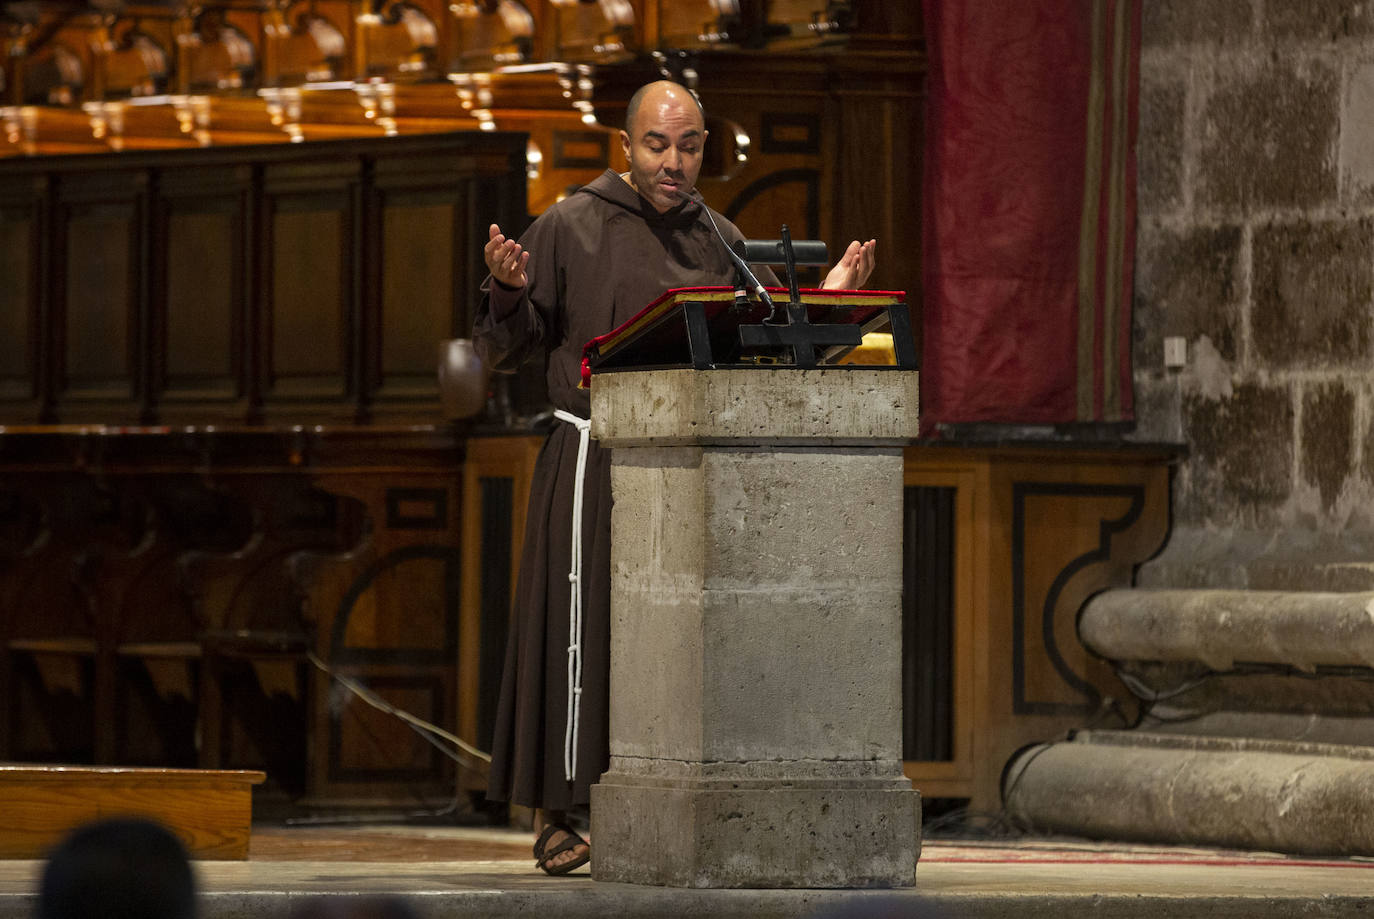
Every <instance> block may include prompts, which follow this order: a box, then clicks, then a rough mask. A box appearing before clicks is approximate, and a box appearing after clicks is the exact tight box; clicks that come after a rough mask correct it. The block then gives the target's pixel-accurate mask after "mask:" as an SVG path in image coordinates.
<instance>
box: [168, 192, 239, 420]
mask: <svg viewBox="0 0 1374 919" xmlns="http://www.w3.org/2000/svg"><path fill="white" fill-rule="evenodd" d="M250 182H251V171H250V170H248V169H247V168H245V167H230V168H223V169H203V170H201V169H188V170H183V171H177V172H173V173H169V174H167V175H165V176H164V177H163V180H162V186H161V189H160V191H161V195H160V198H159V214H158V220H157V223H156V225H155V234H156V237H155V238H156V240H157V245H158V248H159V249H160V250H161V253H162V258H163V260H164V261H163V265H164V267H163V271H164V277H165V281H164V283H165V287H164V288H163V297H162V300H161V303H160V305H159V308H158V310H157V317H158V319H159V322H158V328H159V329H160V330H161V335H160V340H159V341H158V344H157V347H156V351H155V354H154V362H153V364H154V367H155V368H158V370H159V372H158V381H157V388H158V390H159V398H160V399H161V400H162V401H163V402H164V403H167V404H168V408H169V409H171V408H172V406H173V405H177V406H179V407H183V408H182V410H184V411H186V412H197V411H205V410H207V409H208V408H209V406H211V405H216V404H218V405H224V404H226V403H231V402H233V401H234V400H236V399H240V398H242V397H244V396H245V395H246V388H247V387H246V384H247V381H246V378H245V372H244V370H245V368H244V336H245V326H246V321H247V302H248V301H247V292H248V286H249V279H248V276H247V272H246V270H245V269H246V258H247V244H246V240H247V224H248V219H249V212H248V208H249V206H250V203H249V189H250Z"/></svg>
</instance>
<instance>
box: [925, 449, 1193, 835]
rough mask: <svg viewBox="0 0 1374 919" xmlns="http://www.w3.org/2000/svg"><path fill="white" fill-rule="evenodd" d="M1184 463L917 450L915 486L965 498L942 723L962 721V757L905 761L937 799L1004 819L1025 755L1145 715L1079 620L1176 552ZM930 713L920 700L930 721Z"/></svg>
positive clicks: (956, 537)
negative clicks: (1172, 510)
mask: <svg viewBox="0 0 1374 919" xmlns="http://www.w3.org/2000/svg"><path fill="white" fill-rule="evenodd" d="M1175 459H1176V457H1175V456H1174V454H1173V453H1172V452H1171V451H1169V450H1167V449H1150V448H1145V447H1135V446H1132V447H1122V448H1120V449H1112V448H1110V447H1102V448H1096V449H1094V448H1087V447H1077V448H1074V447H1068V446H1064V447H1060V448H1036V447H1031V446H1023V447H1016V446H1003V447H966V448H957V447H952V446H928V447H909V448H908V449H907V453H906V477H905V480H906V484H907V486H909V487H921V488H952V489H954V493H955V497H954V502H955V503H954V520H953V532H952V534H950V536H951V538H952V543H953V546H954V570H953V574H952V578H953V580H952V583H951V585H950V589H951V592H952V597H953V616H954V621H953V622H952V623H951V628H952V636H953V646H952V655H953V660H952V662H951V664H952V667H951V669H952V672H953V695H952V702H951V704H952V711H949V712H947V713H940V714H938V715H933V716H931V717H934V718H937V720H938V719H943V718H949V719H951V723H952V731H951V734H952V739H953V749H952V755H951V756H950V757H948V758H947V759H942V760H938V761H924V762H908V763H907V764H906V772H907V775H908V776H910V777H911V778H912V780H913V781H914V782H915V784H916V787H917V788H918V789H919V790H920V791H921V793H922V794H923V795H924V796H926V797H927V798H937V797H940V798H943V797H948V798H967V799H969V800H970V802H971V804H970V806H971V808H972V809H973V810H975V811H980V812H991V811H995V810H997V809H998V807H999V797H998V796H999V788H998V782H999V779H1000V776H1001V772H1002V767H1003V765H1005V763H1006V762H1007V760H1008V759H1009V758H1010V756H1011V755H1012V754H1013V753H1014V752H1015V751H1016V750H1017V749H1019V748H1020V747H1022V746H1023V745H1025V744H1028V743H1032V742H1036V741H1042V740H1049V739H1052V738H1054V737H1056V736H1058V735H1061V734H1062V733H1063V732H1064V731H1066V730H1069V729H1071V728H1076V727H1082V726H1083V725H1084V724H1085V723H1089V722H1091V723H1101V724H1106V725H1110V724H1113V723H1115V724H1117V725H1119V724H1121V722H1122V720H1123V719H1130V718H1131V717H1132V715H1133V713H1132V712H1130V711H1125V710H1122V709H1121V708H1119V707H1118V706H1119V705H1120V704H1122V703H1124V700H1127V699H1129V698H1130V694H1129V693H1127V692H1126V691H1125V688H1124V687H1122V686H1121V685H1120V683H1119V682H1118V681H1117V679H1116V677H1115V676H1114V674H1113V672H1112V670H1111V668H1110V666H1109V665H1108V664H1107V662H1105V661H1102V660H1099V659H1098V658H1096V657H1094V656H1093V655H1092V654H1091V653H1090V652H1089V651H1088V650H1087V649H1086V648H1085V647H1084V646H1083V645H1082V643H1081V642H1080V641H1079V640H1078V634H1077V628H1076V618H1077V614H1078V610H1079V609H1080V608H1081V606H1082V604H1083V602H1084V601H1085V600H1086V599H1087V598H1088V597H1089V596H1091V595H1092V594H1093V593H1095V592H1097V591H1099V590H1102V589H1105V588H1107V587H1110V586H1129V585H1130V584H1131V582H1132V579H1133V577H1134V572H1135V570H1136V568H1137V567H1138V566H1139V565H1140V564H1141V563H1142V562H1144V561H1145V560H1147V559H1148V558H1150V557H1151V556H1152V555H1153V554H1154V553H1155V552H1157V551H1158V550H1159V548H1160V547H1161V546H1162V545H1163V543H1164V541H1165V539H1166V538H1167V536H1168V528H1169V481H1170V467H1171V465H1172V463H1173V462H1174V461H1175ZM908 589H909V590H922V589H924V590H929V589H930V588H929V587H925V588H922V587H920V586H919V585H910V584H909V585H908ZM909 685H917V686H919V682H916V683H914V684H909ZM928 702H929V700H923V699H909V700H908V704H909V705H912V706H914V707H915V708H916V709H917V710H918V711H924V710H927V709H928V708H929V705H928Z"/></svg>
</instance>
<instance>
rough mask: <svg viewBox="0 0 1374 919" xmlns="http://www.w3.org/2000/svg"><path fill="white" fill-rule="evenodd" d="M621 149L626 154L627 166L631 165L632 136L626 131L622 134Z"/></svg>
mask: <svg viewBox="0 0 1374 919" xmlns="http://www.w3.org/2000/svg"><path fill="white" fill-rule="evenodd" d="M620 149H621V150H622V151H623V152H624V154H625V165H627V166H628V165H630V135H629V134H626V133H625V132H624V131H621V132H620Z"/></svg>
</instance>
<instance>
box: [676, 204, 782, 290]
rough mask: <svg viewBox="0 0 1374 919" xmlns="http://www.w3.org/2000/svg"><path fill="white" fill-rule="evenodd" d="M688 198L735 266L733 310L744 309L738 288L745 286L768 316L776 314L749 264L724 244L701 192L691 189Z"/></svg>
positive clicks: (723, 239)
mask: <svg viewBox="0 0 1374 919" xmlns="http://www.w3.org/2000/svg"><path fill="white" fill-rule="evenodd" d="M689 197H690V198H691V199H692V200H693V201H695V202H697V203H698V204H700V205H701V210H702V213H704V214H705V215H706V219H707V220H708V221H709V222H710V224H711V229H713V230H715V231H716V238H717V239H719V240H720V242H721V245H723V246H725V252H726V254H728V255H729V256H730V261H731V262H732V263H733V264H734V266H735V308H736V309H741V310H742V309H744V308H745V303H746V301H745V292H744V291H743V290H741V289H740V288H741V287H743V286H746V285H747V287H748V288H749V290H750V291H752V292H753V294H754V296H755V297H757V298H758V300H759V302H760V303H762V304H763V305H764V306H766V307H768V315H769V316H772V315H773V314H774V313H776V312H777V307H776V306H774V305H773V298H772V297H770V296H769V295H768V291H766V290H764V289H763V285H762V284H760V283H759V279H758V277H757V276H756V275H755V274H754V272H752V271H750V270H749V263H748V262H746V261H745V260H744V259H742V258H740V257H739V255H738V254H737V253H736V252H735V250H734V249H732V248H731V247H730V244H729V243H728V242H726V240H725V234H724V233H722V232H721V231H720V227H718V226H716V218H714V217H712V216H711V209H710V208H709V207H707V206H706V201H705V200H704V199H703V198H702V197H701V192H699V191H697V190H696V189H695V188H693V189H692V190H691V192H690V193H689ZM741 282H742V283H741Z"/></svg>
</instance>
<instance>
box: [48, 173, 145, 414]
mask: <svg viewBox="0 0 1374 919" xmlns="http://www.w3.org/2000/svg"><path fill="white" fill-rule="evenodd" d="M146 187H147V177H146V175H145V174H142V173H139V172H125V171H122V170H121V171H119V172H114V171H110V172H106V173H103V174H88V175H80V176H72V177H69V178H67V179H65V180H64V181H63V182H61V183H60V185H59V187H58V212H59V215H60V216H59V218H58V222H59V225H60V231H59V238H58V249H57V252H58V265H57V268H56V274H57V278H58V280H59V286H58V291H59V294H58V297H57V303H56V315H57V316H58V317H60V318H59V320H58V330H57V331H58V334H59V335H60V337H61V346H60V347H59V348H58V350H57V354H56V355H55V357H56V358H57V359H58V362H59V363H58V380H59V389H60V390H61V391H62V394H63V397H64V398H65V399H66V400H68V401H70V402H85V403H90V402H104V403H124V404H123V405H121V406H120V407H119V408H118V409H116V410H115V411H117V412H118V413H119V414H120V415H122V416H123V417H126V418H128V417H130V416H133V417H135V418H136V417H137V416H138V411H137V408H136V407H135V406H130V405H128V403H129V402H131V401H132V400H134V399H136V398H137V395H138V393H139V387H140V385H141V382H142V381H141V380H140V379H139V377H138V375H137V374H136V372H135V371H136V367H137V356H138V349H139V345H140V343H141V342H140V336H141V335H142V334H143V332H144V318H145V315H144V305H145V303H144V300H143V296H144V294H145V291H146V288H145V285H146V284H147V280H148V279H147V269H146V263H145V261H144V257H143V253H144V249H143V246H144V242H145V240H144V238H143V229H144V228H143V216H144V208H145V206H146V201H145V194H146ZM78 411H83V412H85V413H86V414H85V415H84V417H87V418H89V417H93V415H92V414H91V413H92V412H93V411H98V412H100V413H101V414H102V415H104V416H105V417H108V415H107V414H106V413H108V412H109V411H110V408H109V407H102V408H99V409H92V408H91V407H90V406H89V405H87V406H86V407H85V408H84V409H80V410H78Z"/></svg>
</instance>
